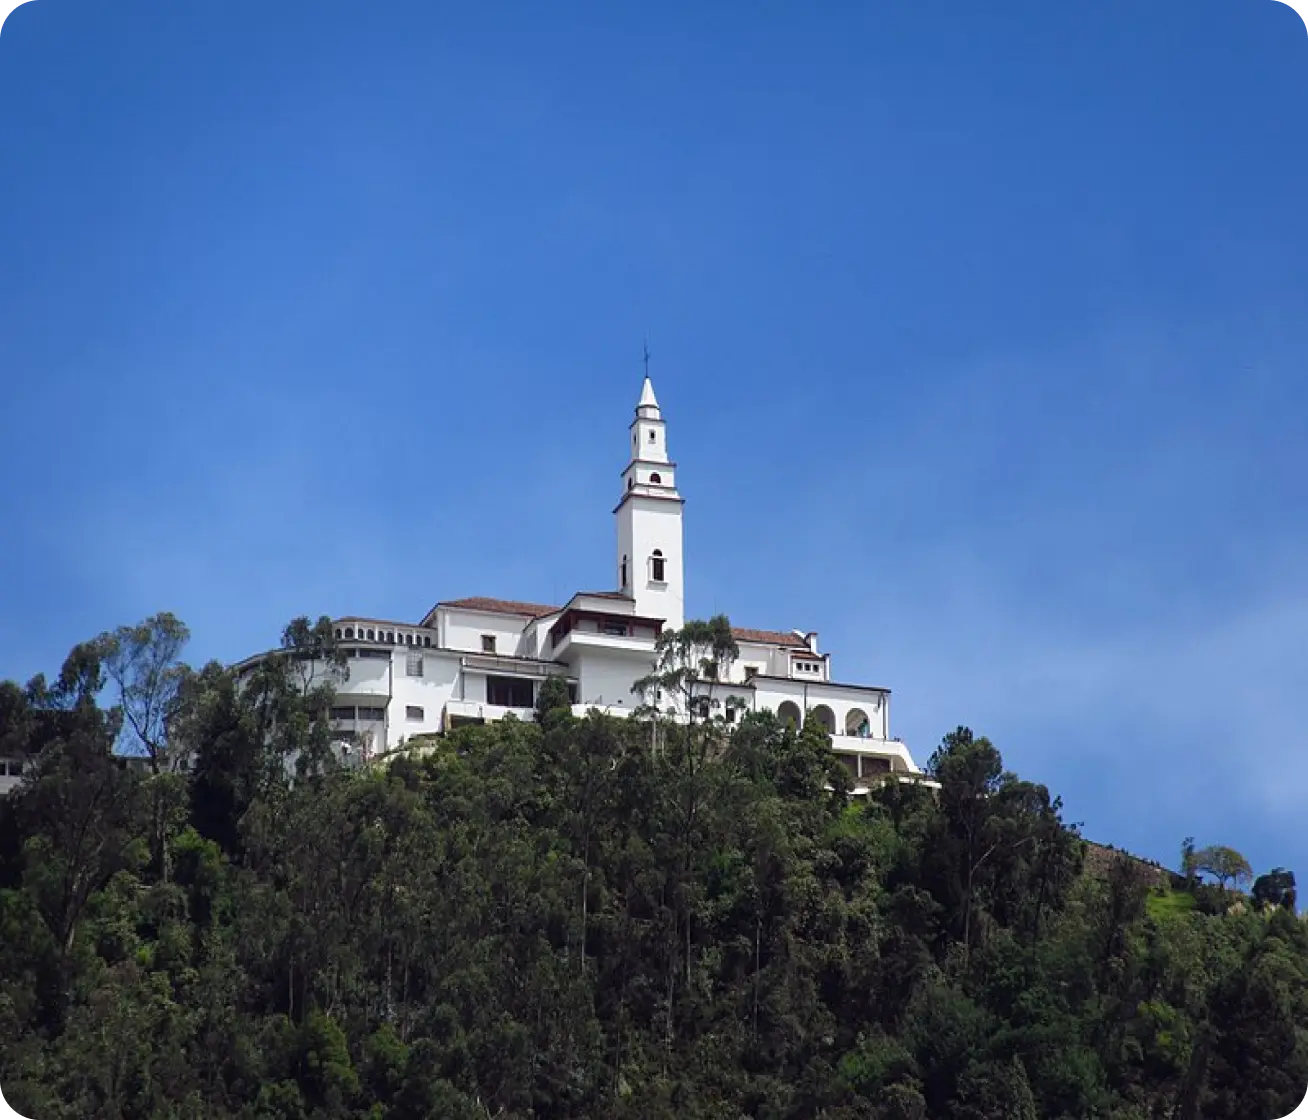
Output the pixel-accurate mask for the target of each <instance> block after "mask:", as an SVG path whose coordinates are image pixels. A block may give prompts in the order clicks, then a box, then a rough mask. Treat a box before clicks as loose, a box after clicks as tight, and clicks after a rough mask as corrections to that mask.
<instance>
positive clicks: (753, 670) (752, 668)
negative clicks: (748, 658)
mask: <svg viewBox="0 0 1308 1120" xmlns="http://www.w3.org/2000/svg"><path fill="white" fill-rule="evenodd" d="M757 676H758V666H757V665H746V666H745V680H747V681H752V680H753V679H754V678H755V677H757Z"/></svg>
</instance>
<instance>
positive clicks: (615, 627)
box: [600, 622, 629, 638]
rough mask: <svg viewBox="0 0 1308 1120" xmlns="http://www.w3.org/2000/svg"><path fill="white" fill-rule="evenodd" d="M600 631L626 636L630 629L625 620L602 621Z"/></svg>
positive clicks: (620, 636) (619, 636)
mask: <svg viewBox="0 0 1308 1120" xmlns="http://www.w3.org/2000/svg"><path fill="white" fill-rule="evenodd" d="M600 633H601V634H611V635H613V637H615V638H625V637H626V636H627V635H628V633H629V630H628V629H627V624H626V623H625V622H601V623H600Z"/></svg>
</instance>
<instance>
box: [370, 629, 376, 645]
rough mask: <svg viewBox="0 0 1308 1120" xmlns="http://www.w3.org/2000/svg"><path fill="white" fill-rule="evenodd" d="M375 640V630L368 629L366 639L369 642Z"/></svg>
mask: <svg viewBox="0 0 1308 1120" xmlns="http://www.w3.org/2000/svg"><path fill="white" fill-rule="evenodd" d="M376 640H377V636H376V633H375V631H372V630H369V631H368V641H370V642H375V641H376Z"/></svg>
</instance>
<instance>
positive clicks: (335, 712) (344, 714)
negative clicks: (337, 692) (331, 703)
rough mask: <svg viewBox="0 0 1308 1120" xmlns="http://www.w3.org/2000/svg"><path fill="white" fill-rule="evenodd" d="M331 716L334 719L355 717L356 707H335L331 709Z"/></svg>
mask: <svg viewBox="0 0 1308 1120" xmlns="http://www.w3.org/2000/svg"><path fill="white" fill-rule="evenodd" d="M331 717H332V719H353V718H354V709H353V708H333V709H332V710H331Z"/></svg>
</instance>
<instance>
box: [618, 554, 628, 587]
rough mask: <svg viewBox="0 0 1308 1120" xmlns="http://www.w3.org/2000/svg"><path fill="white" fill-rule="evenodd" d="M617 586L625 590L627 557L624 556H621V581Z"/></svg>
mask: <svg viewBox="0 0 1308 1120" xmlns="http://www.w3.org/2000/svg"><path fill="white" fill-rule="evenodd" d="M618 587H619V589H620V590H622V591H626V590H627V558H626V557H625V556H624V557H623V558H622V582H621V583H620V584H618Z"/></svg>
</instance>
